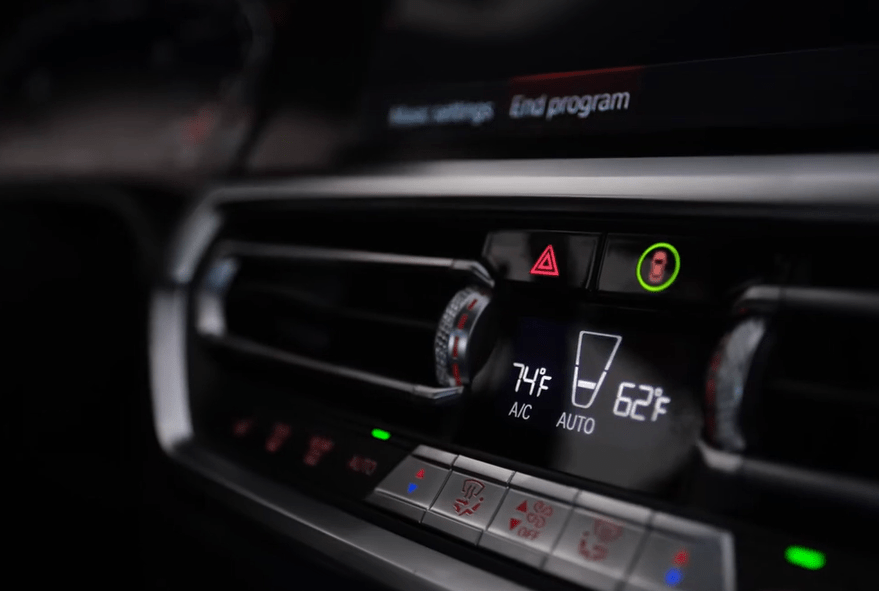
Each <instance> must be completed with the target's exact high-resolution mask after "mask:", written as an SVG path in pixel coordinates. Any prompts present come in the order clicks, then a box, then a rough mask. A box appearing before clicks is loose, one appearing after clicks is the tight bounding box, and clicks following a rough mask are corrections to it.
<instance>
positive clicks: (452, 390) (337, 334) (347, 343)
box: [196, 240, 491, 401]
mask: <svg viewBox="0 0 879 591" xmlns="http://www.w3.org/2000/svg"><path fill="white" fill-rule="evenodd" d="M474 282H476V283H482V284H490V283H491V279H490V277H489V275H488V274H487V273H486V271H485V270H484V269H483V268H482V266H481V265H480V264H479V263H478V262H475V261H469V260H456V259H451V258H440V257H427V256H413V255H408V254H400V253H386V252H372V251H359V250H348V249H336V248H326V247H313V246H302V245H289V244H268V243H256V242H245V241H234V240H226V241H222V242H219V243H218V244H217V245H216V246H215V248H214V249H213V251H212V254H211V257H210V262H209V265H208V270H207V272H206V273H205V275H204V279H203V280H202V283H201V289H200V290H199V292H198V295H197V298H196V307H197V315H196V329H197V332H198V333H199V335H200V336H201V337H202V338H204V339H207V340H208V341H210V342H211V343H212V344H214V345H216V346H219V347H222V348H225V349H230V350H234V351H237V352H239V353H244V354H247V355H250V356H257V357H262V358H266V359H271V360H273V361H275V362H277V363H279V364H283V365H289V366H293V367H296V368H297V369H298V370H301V371H308V372H314V373H318V374H326V375H327V376H331V377H334V378H341V379H345V380H350V381H355V382H362V383H366V384H369V385H371V386H374V387H377V388H383V389H386V390H388V391H392V392H397V393H402V394H407V395H411V396H414V397H416V398H419V399H422V400H428V401H442V400H448V399H453V398H455V397H456V396H458V395H459V394H460V393H461V391H462V389H461V388H460V387H446V386H440V385H439V384H438V383H437V382H436V377H435V370H434V365H435V362H434V350H433V345H434V335H435V332H436V327H437V321H438V320H439V318H440V317H441V316H442V313H443V309H444V308H445V306H446V305H447V303H448V302H449V300H450V299H451V298H452V296H453V295H454V294H455V293H456V292H457V291H458V290H459V289H461V288H462V287H464V286H465V285H467V284H469V283H474Z"/></svg>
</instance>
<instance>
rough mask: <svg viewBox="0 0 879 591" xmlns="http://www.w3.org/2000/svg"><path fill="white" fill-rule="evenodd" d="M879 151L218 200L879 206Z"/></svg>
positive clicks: (318, 187) (299, 185) (477, 171)
mask: <svg viewBox="0 0 879 591" xmlns="http://www.w3.org/2000/svg"><path fill="white" fill-rule="evenodd" d="M877 188H879V154H815V155H797V156H781V155H779V156H717V157H715V156H712V157H705V156H701V157H687V158H612V159H610V158H609V159H582V160H500V161H498V160H494V161H492V160H488V161H472V160H471V161H440V162H425V163H415V164H400V165H394V166H387V167H384V168H381V169H377V170H376V171H375V172H370V173H368V174H355V175H337V176H332V177H300V178H297V179H292V180H281V181H261V182H259V183H258V184H255V183H253V182H250V183H248V184H242V185H240V186H229V187H223V188H220V189H218V190H216V191H215V192H213V193H211V194H210V196H209V197H208V199H209V201H211V202H213V203H225V202H230V201H257V200H276V199H290V198H296V199H328V198H342V199H348V198H369V197H373V198H383V197H394V198H407V199H417V198H420V197H437V198H459V197H468V198H469V197H474V196H478V197H480V198H483V197H487V198H506V197H531V198H549V197H556V198H568V199H572V200H584V199H588V200H592V199H605V198H614V199H623V200H629V199H639V200H650V201H678V202H706V203H735V204H756V205H764V204H775V205H785V206H787V207H790V208H797V207H802V206H815V205H828V206H841V205H870V206H873V207H875V206H876V205H879V189H877Z"/></svg>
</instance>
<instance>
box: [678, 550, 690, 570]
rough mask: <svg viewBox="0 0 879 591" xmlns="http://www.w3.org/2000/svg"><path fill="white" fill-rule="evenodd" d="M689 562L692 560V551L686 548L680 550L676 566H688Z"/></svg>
mask: <svg viewBox="0 0 879 591" xmlns="http://www.w3.org/2000/svg"><path fill="white" fill-rule="evenodd" d="M688 562H690V553H689V552H687V551H686V550H680V551H679V552H678V553H677V554H675V558H674V564H675V566H687V563H688Z"/></svg>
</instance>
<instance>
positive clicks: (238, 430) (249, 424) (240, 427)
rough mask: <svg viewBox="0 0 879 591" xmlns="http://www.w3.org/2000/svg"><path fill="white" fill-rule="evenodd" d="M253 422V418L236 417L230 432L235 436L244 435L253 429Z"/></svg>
mask: <svg viewBox="0 0 879 591" xmlns="http://www.w3.org/2000/svg"><path fill="white" fill-rule="evenodd" d="M254 422H255V421H254V420H253V419H238V420H237V421H235V423H234V424H233V425H232V434H233V435H234V436H235V437H244V436H245V435H247V434H248V433H250V430H251V429H253V424H254Z"/></svg>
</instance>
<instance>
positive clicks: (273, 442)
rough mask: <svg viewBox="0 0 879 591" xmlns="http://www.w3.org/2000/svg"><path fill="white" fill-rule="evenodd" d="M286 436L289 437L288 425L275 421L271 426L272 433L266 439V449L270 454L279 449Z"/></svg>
mask: <svg viewBox="0 0 879 591" xmlns="http://www.w3.org/2000/svg"><path fill="white" fill-rule="evenodd" d="M288 437H290V425H285V424H284V423H275V424H274V425H273V426H272V434H271V435H269V438H268V439H266V451H267V452H269V453H271V454H273V453H275V452H276V451H278V450H279V449H281V446H282V445H284V442H285V441H287V438H288Z"/></svg>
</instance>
